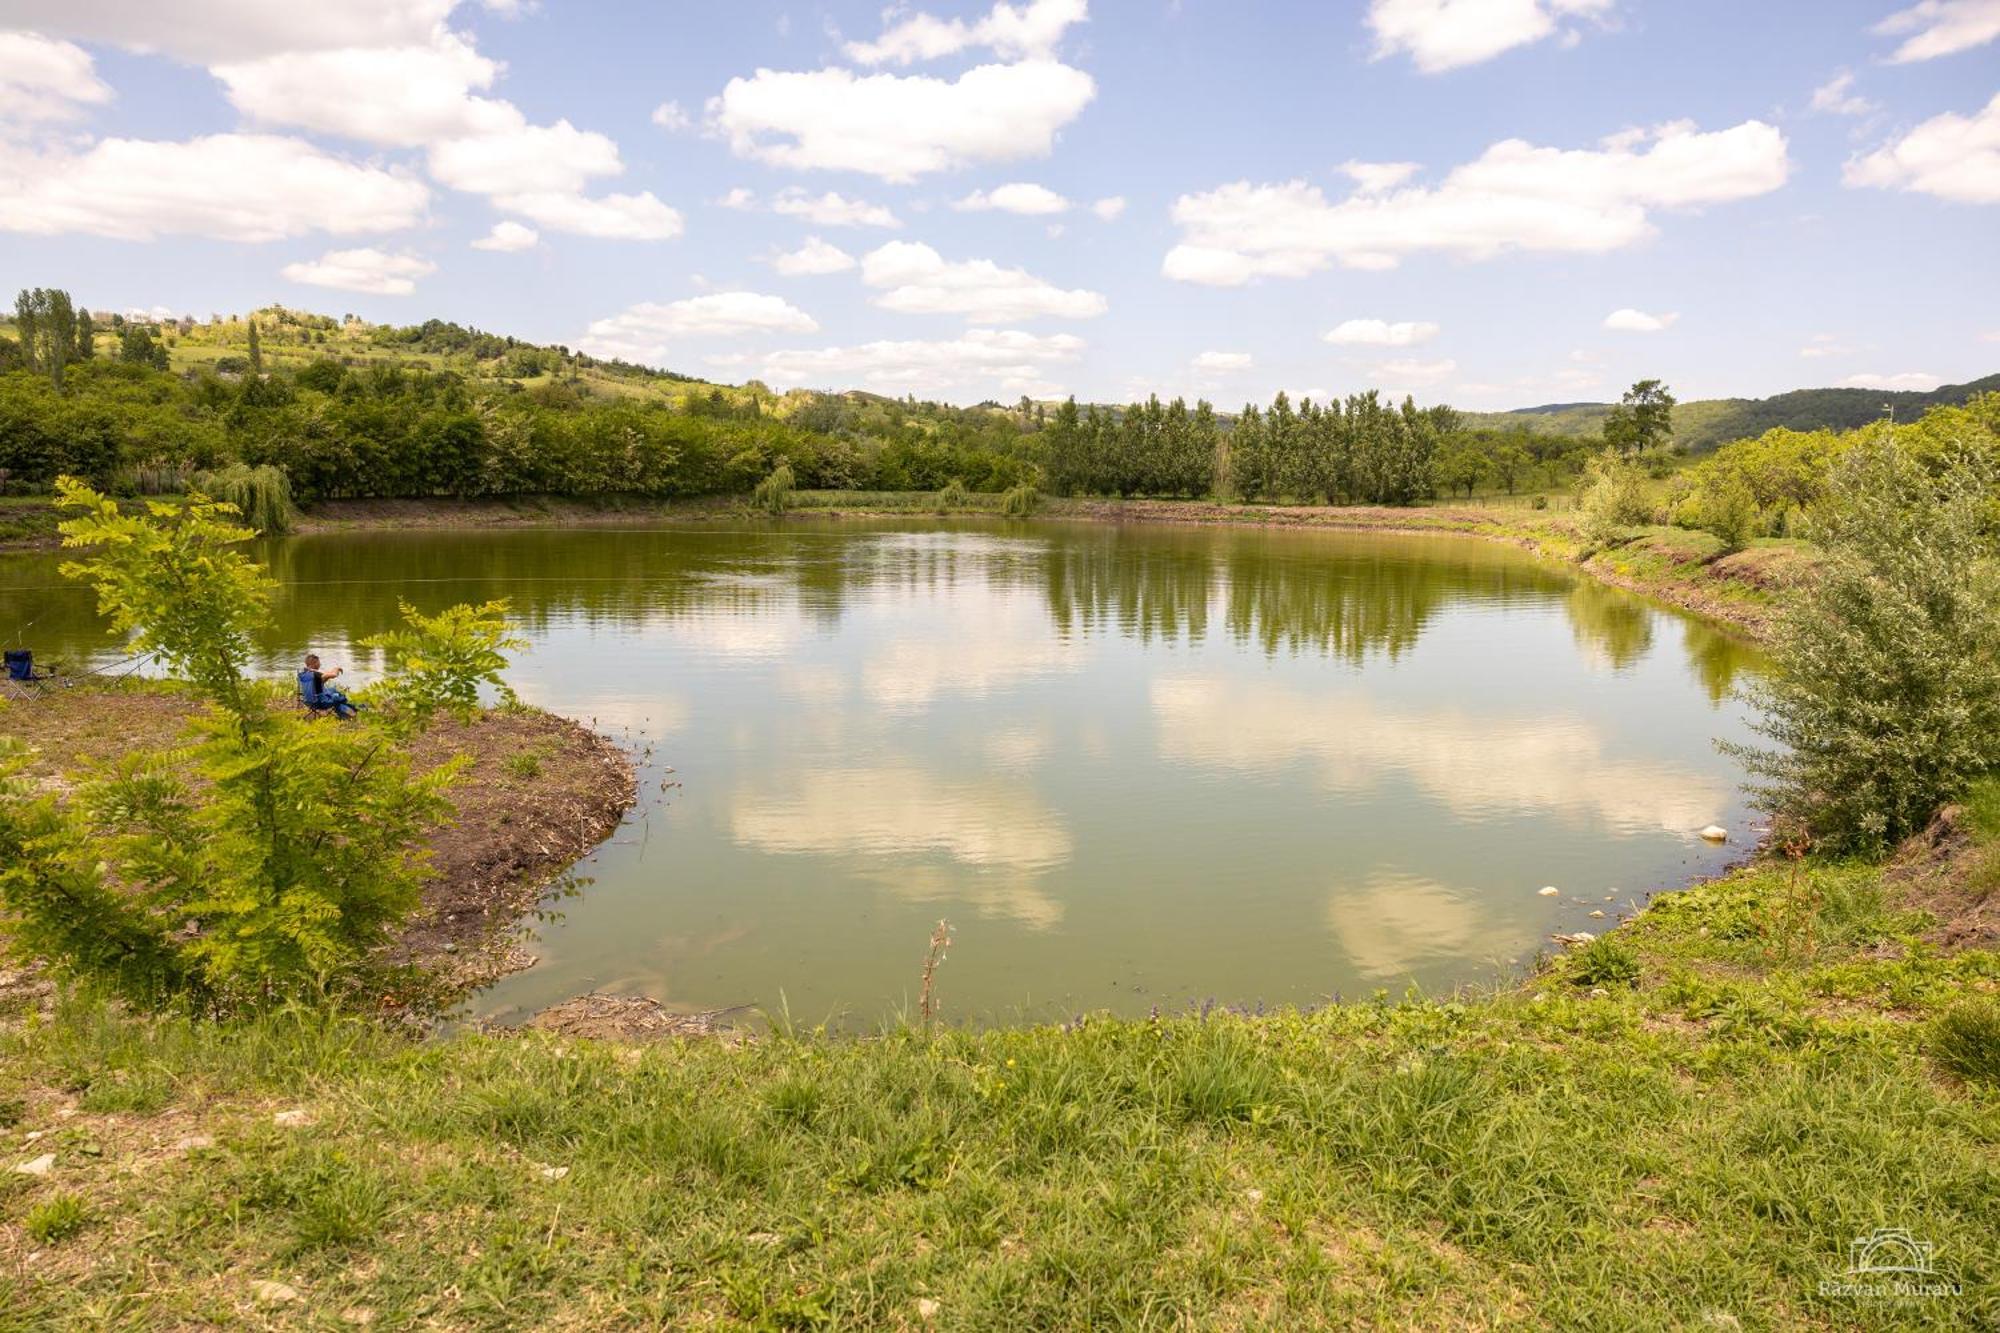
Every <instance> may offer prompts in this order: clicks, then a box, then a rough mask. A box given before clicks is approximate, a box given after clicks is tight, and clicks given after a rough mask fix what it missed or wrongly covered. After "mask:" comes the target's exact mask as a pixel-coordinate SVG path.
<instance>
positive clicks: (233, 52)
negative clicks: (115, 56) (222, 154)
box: [5, 0, 458, 65]
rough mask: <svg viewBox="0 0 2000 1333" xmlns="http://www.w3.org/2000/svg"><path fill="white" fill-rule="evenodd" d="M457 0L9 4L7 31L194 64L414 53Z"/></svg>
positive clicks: (37, 0) (50, 0)
mask: <svg viewBox="0 0 2000 1333" xmlns="http://www.w3.org/2000/svg"><path fill="white" fill-rule="evenodd" d="M457 3H458V0H341V3H339V4H337V5H300V4H272V3H271V2H270V0H179V3H176V4H166V5H149V4H135V3H133V0H8V3H7V5H6V16H5V17H6V22H7V24H8V26H9V27H15V28H28V29H33V30H35V31H37V32H41V33H44V34H47V35H50V36H58V37H75V38H79V39H81V40H84V41H92V42H107V43H109V44H111V45H113V46H122V47H124V48H126V49H127V50H131V51H151V52H158V53H160V54H163V55H169V56H173V57H175V58H176V59H179V60H185V61H189V62H191V63H193V64H197V65H209V64H219V63H222V62H225V61H232V60H256V59H258V58H260V57H263V56H268V55H276V54H278V53H280V52H285V51H333V50H341V49H346V48H353V47H387V46H416V45H422V44H424V43H426V42H428V41H429V40H430V39H431V37H432V35H433V34H434V33H435V32H436V31H437V30H438V28H439V26H440V25H441V24H442V23H443V22H444V20H445V17H446V15H448V14H450V13H451V11H452V9H453V8H454V7H455V6H456V4H457Z"/></svg>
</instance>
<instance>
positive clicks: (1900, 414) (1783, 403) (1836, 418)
mask: <svg viewBox="0 0 2000 1333" xmlns="http://www.w3.org/2000/svg"><path fill="white" fill-rule="evenodd" d="M1996 390H2000V375H1988V376H1986V377H1985V378H1984V379H1977V380H1972V381H1970V382H1969V383H1966V384H1945V385H1941V386H1939V387H1938V388H1936V389H1932V390H1931V391H1930V392H1929V393H1912V392H1908V391H1899V392H1891V391H1888V390H1882V389H1794V390H1792V391H1791V392H1790V393H1780V394H1774V395H1772V396H1771V397H1769V398H1703V399H1699V400H1697V401H1694V402H1686V403H1682V404H1680V405H1679V406H1677V407H1676V408H1675V409H1674V439H1675V441H1676V442H1677V443H1679V444H1680V445H1682V446H1683V447H1685V448H1687V449H1690V450H1693V451H1695V452H1697V453H1700V452H1705V451H1707V450H1710V449H1715V448H1718V447H1720V446H1722V445H1724V444H1727V443H1729V442H1730V441H1731V440H1741V439H1745V438H1748V437H1751V436H1757V435H1762V434H1763V433H1764V432H1765V431H1767V430H1771V429H1772V428H1774V427H1777V426H1783V427H1785V428H1786V429H1788V430H1822V429H1833V430H1852V429H1853V428H1854V427H1856V426H1865V425H1867V424H1868V423H1869V422H1871V421H1876V420H1879V419H1880V418H1881V417H1882V415H1883V411H1884V409H1885V408H1893V409H1894V410H1895V414H1896V420H1898V421H1912V420H1915V419H1916V418H1917V417H1919V416H1921V415H1923V413H1924V411H1925V409H1927V408H1931V407H1939V406H1946V407H1956V406H1958V405H1960V404H1962V403H1964V402H1965V401H1966V400H1967V399H1969V398H1971V397H1973V396H1974V395H1975V394H1981V393H1992V392H1994V391H1996ZM1610 413H1611V404H1610V403H1550V404H1547V405H1546V406H1542V407H1520V408H1515V409H1514V410H1513V411H1510V412H1467V413H1466V414H1465V420H1466V424H1467V425H1470V426H1476V427H1478V426H1483V427H1491V428H1494V429H1501V430H1504V429H1507V428H1509V427H1515V426H1521V425H1527V426H1529V427H1530V428H1531V429H1532V430H1534V431H1536V432H1537V433H1538V434H1544V435H1562V436H1567V437H1570V438H1579V437H1582V436H1589V435H1596V434H1598V433H1599V432H1600V431H1602V430H1603V429H1604V418H1605V417H1607V416H1608V415H1610Z"/></svg>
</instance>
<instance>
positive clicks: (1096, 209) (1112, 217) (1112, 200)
mask: <svg viewBox="0 0 2000 1333" xmlns="http://www.w3.org/2000/svg"><path fill="white" fill-rule="evenodd" d="M1090 211H1091V212H1093V213H1095V214H1097V216H1098V219H1099V220H1100V221H1103V222H1116V221H1117V220H1118V217H1119V215H1120V214H1121V213H1123V212H1124V211H1125V196H1124V195H1122V194H1114V195H1110V196H1108V197H1106V198H1103V199H1100V200H1098V201H1097V202H1096V203H1094V204H1092V205H1091V206H1090Z"/></svg>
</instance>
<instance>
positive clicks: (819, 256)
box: [771, 236, 855, 278]
mask: <svg viewBox="0 0 2000 1333" xmlns="http://www.w3.org/2000/svg"><path fill="white" fill-rule="evenodd" d="M854 262H855V261H854V256H853V255H850V254H849V253H847V251H845V250H843V249H841V248H840V247H839V246H837V245H829V244H828V243H827V242H825V241H822V240H821V239H820V238H819V237H817V236H808V237H806V243H805V244H804V245H802V246H800V247H799V248H798V249H796V250H793V251H790V252H789V253H786V254H781V255H778V256H776V257H775V258H773V259H772V260H771V267H772V268H775V269H777V270H778V272H780V273H782V274H784V275H785V276H786V277H788V278H797V277H803V276H807V275H811V274H819V273H844V272H846V271H847V270H848V269H851V268H853V267H854Z"/></svg>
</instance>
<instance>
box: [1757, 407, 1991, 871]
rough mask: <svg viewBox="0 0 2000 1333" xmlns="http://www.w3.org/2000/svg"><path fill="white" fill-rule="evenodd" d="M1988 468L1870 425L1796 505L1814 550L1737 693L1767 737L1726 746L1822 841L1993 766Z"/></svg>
mask: <svg viewBox="0 0 2000 1333" xmlns="http://www.w3.org/2000/svg"><path fill="white" fill-rule="evenodd" d="M1991 491H1992V474H1991V472H1990V470H1989V469H1988V468H1987V467H1986V466H1984V465H1983V464H1981V463H1979V462H1978V461H1977V460H1975V459H1974V458H1972V457H1971V456H1969V455H1961V456H1960V457H1959V459H1958V461H1957V462H1956V464H1955V465H1952V466H1948V467H1944V468H1942V469H1941V470H1940V471H1939V473H1938V474H1937V475H1935V476H1933V475H1932V474H1931V473H1930V472H1929V471H1927V470H1926V469H1925V467H1924V466H1923V465H1922V464H1921V463H1920V462H1919V461H1918V460H1916V459H1914V458H1912V457H1911V456H1910V455H1909V454H1908V453H1907V451H1905V450H1903V449H1902V448H1900V447H1899V446H1898V445H1897V444H1896V442H1895V440H1894V438H1893V437H1891V436H1890V435H1888V434H1887V433H1886V432H1884V433H1881V434H1878V435H1877V436H1876V437H1875V438H1873V439H1872V440H1870V441H1868V442H1866V443H1863V444H1858V445H1856V446H1855V447H1854V448H1853V449H1851V450H1849V452H1848V453H1847V454H1846V455H1845V456H1843V457H1842V459H1841V460H1840V462H1839V463H1838V465H1837V466H1836V467H1835V469H1834V472H1833V474H1832V477H1831V478H1830V480H1829V485H1828V491H1827V495H1826V498H1825V499H1824V500H1823V501H1822V502H1821V503H1820V504H1819V506H1817V508H1816V509H1815V510H1814V512H1813V515H1812V535H1813V538H1814V540H1815V541H1817V542H1818V543H1819V545H1820V546H1821V548H1822V549H1823V551H1824V559H1823V560H1822V561H1821V563H1820V565H1819V567H1818V569H1817V571H1816V573H1815V575H1814V576H1813V577H1811V578H1810V580H1809V581H1808V582H1807V583H1806V585H1805V586H1804V587H1803V588H1802V589H1801V590H1800V592H1799V594H1798V595H1797V596H1796V597H1794V598H1792V599H1791V601H1790V602H1789V603H1788V604H1787V606H1786V608H1785V611H1784V613H1783V614H1782V616H1781V617H1780V619H1779V622H1778V625H1777V630H1776V636H1775V640H1774V643H1773V649H1772V658H1773V670H1772V672H1771V674H1770V675H1769V676H1768V677H1766V678H1765V679H1764V680H1762V681H1761V682H1758V683H1756V684H1753V685H1752V686H1751V687H1750V689H1749V691H1748V693H1749V695H1750V697H1751V699H1752V700H1753V701H1754V702H1756V703H1758V704H1759V705H1761V709H1762V718H1761V720H1760V721H1759V722H1758V723H1757V724H1756V725H1757V727H1758V730H1759V731H1760V732H1761V733H1762V734H1763V735H1765V736H1766V737H1768V738H1769V739H1771V740H1773V741H1775V742H1777V745H1776V747H1775V748H1771V749H1758V748H1752V747H1745V746H1738V745H1728V746H1725V747H1724V749H1725V750H1727V751H1729V752H1730V753H1733V754H1735V755H1737V756H1738V757H1740V758H1741V759H1743V760H1744V762H1745V764H1746V765H1747V766H1748V768H1749V769H1750V771H1751V773H1752V775H1753V777H1755V778H1756V779H1757V783H1756V785H1755V786H1753V788H1752V790H1753V792H1754V793H1755V795H1756V797H1757V800H1758V802H1759V804H1760V805H1762V806H1763V808H1765V809H1767V810H1769V811H1771V812H1772V813H1773V814H1775V815H1778V816H1780V817H1783V818H1786V819H1788V820H1790V821H1792V822H1794V823H1796V824H1798V825H1800V826H1802V827H1804V828H1805V829H1807V830H1809V831H1810V832H1811V834H1812V835H1813V837H1814V838H1815V839H1816V840H1817V841H1818V842H1819V843H1820V845H1821V846H1822V847H1824V848H1826V849H1827V850H1829V851H1846V852H1871V851H1878V850H1880V849H1881V848H1882V847H1883V846H1885V845H1886V844H1888V843H1890V842H1893V841H1895V840H1898V839H1901V838H1903V837H1905V836H1907V835H1908V834H1910V833H1912V832H1915V831H1916V830H1917V829H1919V828H1922V827H1923V825H1924V824H1925V823H1926V822H1928V821H1929V819H1930V817H1931V815H1932V814H1933V813H1935V812H1936V811H1937V809H1938V808H1939V807H1940V806H1942V805H1944V804H1945V803H1946V802H1948V801H1950V800H1953V799H1955V798H1956V797H1958V796H1959V795H1961V794H1963V793H1964V792H1965V791H1966V789H1967V788H1968V787H1969V786H1971V784H1972V783H1973V782H1974V780H1975V779H1977V778H1979V777H1980V776H1982V775H1984V774H1988V773H1994V772H2000V576H1997V575H1996V568H1995V559H1994V555H1995V551H1994V542H1993V539H1992V537H1991V536H1989V535H1987V534H1986V533H1985V532H1984V531H1983V530H1982V525H1983V514H1984V511H1985V506H1986V505H1987V504H1988V503H1990V493H1991Z"/></svg>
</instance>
